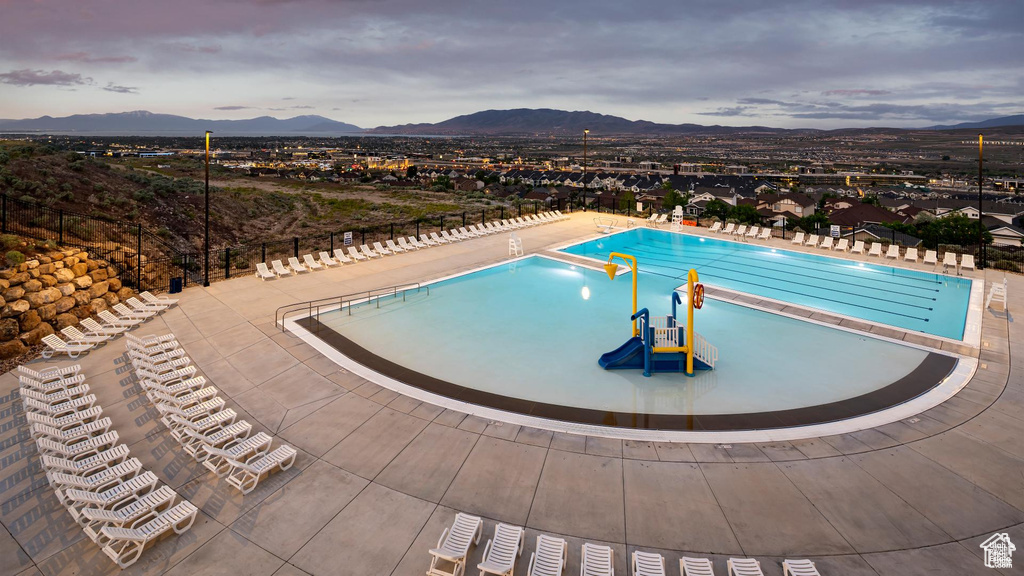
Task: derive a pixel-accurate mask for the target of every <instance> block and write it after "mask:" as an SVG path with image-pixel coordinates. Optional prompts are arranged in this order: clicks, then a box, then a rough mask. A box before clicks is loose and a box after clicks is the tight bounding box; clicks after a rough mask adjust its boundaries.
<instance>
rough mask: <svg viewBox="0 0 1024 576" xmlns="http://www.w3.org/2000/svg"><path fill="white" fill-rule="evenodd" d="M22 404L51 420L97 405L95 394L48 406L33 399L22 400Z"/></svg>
mask: <svg viewBox="0 0 1024 576" xmlns="http://www.w3.org/2000/svg"><path fill="white" fill-rule="evenodd" d="M21 401H22V403H23V404H24V405H25V408H27V409H28V410H31V411H34V412H36V413H39V414H43V415H45V416H50V417H51V418H64V417H65V416H69V415H72V414H74V413H76V412H81V411H84V410H88V409H90V408H92V407H93V405H94V404H96V395H95V394H86V395H85V396H82V397H81V398H75V399H74V400H69V401H67V402H60V403H58V404H47V403H45V402H39V401H38V400H35V399H33V398H22V399H21Z"/></svg>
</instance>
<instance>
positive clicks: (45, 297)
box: [25, 288, 64, 308]
mask: <svg viewBox="0 0 1024 576" xmlns="http://www.w3.org/2000/svg"><path fill="white" fill-rule="evenodd" d="M63 297H64V295H63V294H61V293H60V290H57V289H56V288H46V289H45V290H40V291H39V292H32V293H30V294H26V295H25V300H28V303H29V305H31V306H32V308H38V307H40V306H42V305H43V304H53V303H54V302H56V301H57V300H60V299H61V298H63Z"/></svg>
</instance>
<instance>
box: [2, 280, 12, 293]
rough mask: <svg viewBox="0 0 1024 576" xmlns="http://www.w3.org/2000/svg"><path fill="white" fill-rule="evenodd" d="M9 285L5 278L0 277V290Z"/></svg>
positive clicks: (5, 288)
mask: <svg viewBox="0 0 1024 576" xmlns="http://www.w3.org/2000/svg"><path fill="white" fill-rule="evenodd" d="M10 287H11V283H10V282H8V281H7V280H4V279H2V278H0V290H7V289H8V288H10Z"/></svg>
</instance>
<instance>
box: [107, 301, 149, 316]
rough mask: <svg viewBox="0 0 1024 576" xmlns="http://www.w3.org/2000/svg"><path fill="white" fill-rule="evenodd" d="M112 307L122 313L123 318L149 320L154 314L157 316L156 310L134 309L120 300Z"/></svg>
mask: <svg viewBox="0 0 1024 576" xmlns="http://www.w3.org/2000/svg"><path fill="white" fill-rule="evenodd" d="M111 309H113V310H114V312H117V313H118V314H120V315H121V317H122V318H129V319H132V320H148V319H150V318H152V317H153V316H156V311H154V310H132V309H131V308H129V307H127V306H125V305H124V304H121V303H120V302H118V303H117V304H114V305H113V306H111Z"/></svg>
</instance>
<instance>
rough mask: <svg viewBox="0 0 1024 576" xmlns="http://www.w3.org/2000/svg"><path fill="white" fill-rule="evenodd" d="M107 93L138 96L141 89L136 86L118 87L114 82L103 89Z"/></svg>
mask: <svg viewBox="0 0 1024 576" xmlns="http://www.w3.org/2000/svg"><path fill="white" fill-rule="evenodd" d="M103 89H104V90H106V91H107V92H116V93H118V94H138V93H139V89H138V88H136V87H134V86H118V85H117V84H114V83H113V82H107V85H106V86H105V87H104V88H103Z"/></svg>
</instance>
